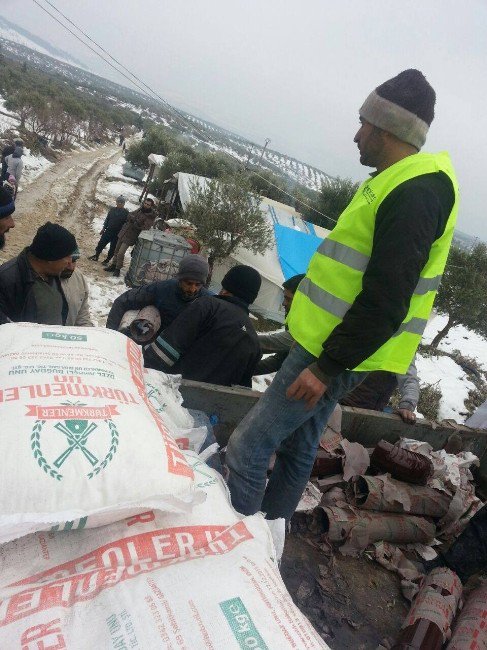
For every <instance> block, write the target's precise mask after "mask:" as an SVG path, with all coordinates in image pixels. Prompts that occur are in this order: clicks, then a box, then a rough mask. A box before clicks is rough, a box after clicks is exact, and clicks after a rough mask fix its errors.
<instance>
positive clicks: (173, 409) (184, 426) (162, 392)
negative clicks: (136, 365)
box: [144, 368, 208, 452]
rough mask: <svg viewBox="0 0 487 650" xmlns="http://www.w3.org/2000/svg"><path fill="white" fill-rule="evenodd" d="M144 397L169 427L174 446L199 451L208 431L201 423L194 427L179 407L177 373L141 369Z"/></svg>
mask: <svg viewBox="0 0 487 650" xmlns="http://www.w3.org/2000/svg"><path fill="white" fill-rule="evenodd" d="M144 382H145V390H146V393H147V397H148V398H149V401H150V402H151V404H152V406H153V407H154V408H155V409H156V411H157V413H158V414H159V417H160V418H161V420H163V422H164V424H165V425H166V426H167V428H168V429H169V431H171V433H172V435H173V436H174V437H175V439H176V442H177V443H178V447H179V448H180V449H184V450H190V451H196V452H199V451H200V449H201V447H202V445H203V443H204V441H205V439H206V436H207V434H208V429H207V428H206V427H204V426H200V427H195V426H194V419H193V417H192V416H191V414H190V413H189V412H188V409H186V408H184V407H183V398H182V396H181V393H180V392H179V387H180V385H181V376H180V375H166V374H165V373H163V372H159V371H158V370H152V369H151V368H145V369H144Z"/></svg>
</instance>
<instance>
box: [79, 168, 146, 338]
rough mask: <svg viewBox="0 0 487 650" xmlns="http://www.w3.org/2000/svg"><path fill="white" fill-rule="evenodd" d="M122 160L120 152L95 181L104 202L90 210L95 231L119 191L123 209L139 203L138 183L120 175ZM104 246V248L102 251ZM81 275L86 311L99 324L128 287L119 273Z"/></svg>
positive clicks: (97, 196)
mask: <svg viewBox="0 0 487 650" xmlns="http://www.w3.org/2000/svg"><path fill="white" fill-rule="evenodd" d="M125 162H126V161H125V158H124V157H123V156H121V157H120V158H119V159H118V160H117V162H115V163H112V164H111V165H109V166H108V168H107V170H106V172H105V174H104V176H103V177H102V178H100V180H99V181H98V184H97V188H96V199H97V201H100V202H101V203H103V204H104V208H103V210H102V211H101V212H98V214H96V212H95V210H94V211H93V213H94V215H95V216H94V217H93V220H92V222H91V226H92V228H93V230H94V232H95V233H96V234H97V235H99V233H100V231H101V228H102V226H103V221H104V219H105V216H106V212H107V210H108V208H110V207H112V206H114V205H115V199H116V198H117V196H119V195H120V194H122V195H123V196H125V198H126V200H127V201H126V203H125V207H126V208H127V210H129V211H131V210H136V209H137V208H139V207H140V205H139V203H138V198H139V196H140V193H141V191H142V190H141V187H140V185H137V184H136V183H135V182H134V181H133V180H132V179H131V178H127V177H126V176H123V174H122V167H123V165H124V163H125ZM107 179H116V180H107ZM149 196H150V195H149ZM93 207H94V206H93ZM107 250H108V249H105V253H106V252H107ZM127 268H128V260H127V259H126V261H125V271H126V270H127ZM85 275H86V278H87V280H88V283H89V286H90V312H91V315H92V318H93V320H94V321H95V324H97V325H99V326H100V327H103V326H104V325H105V323H106V319H107V316H108V312H109V311H110V308H111V306H112V304H113V301H114V300H115V299H116V298H117V297H118V296H119V295H120V294H122V293H123V292H124V291H127V288H128V287H127V286H126V285H125V282H124V279H123V277H119V278H114V277H113V276H112V275H109V274H107V275H106V277H102V278H101V279H100V278H95V277H93V276H90V274H89V273H86V274H85Z"/></svg>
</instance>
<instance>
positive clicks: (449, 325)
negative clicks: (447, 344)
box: [431, 316, 456, 349]
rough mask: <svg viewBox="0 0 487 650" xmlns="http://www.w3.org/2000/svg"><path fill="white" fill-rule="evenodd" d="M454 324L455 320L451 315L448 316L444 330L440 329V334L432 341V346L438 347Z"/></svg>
mask: <svg viewBox="0 0 487 650" xmlns="http://www.w3.org/2000/svg"><path fill="white" fill-rule="evenodd" d="M454 325H456V323H455V321H454V320H453V318H452V317H451V316H448V320H447V322H446V325H445V327H444V328H443V329H442V330H440V331H439V332H438V334H437V335H436V336H435V338H434V339H433V340H432V341H431V347H432V348H435V349H436V348H437V347H438V344H439V343H440V341H441V340H442V339H444V338H445V336H446V335H447V334H448V332H449V331H450V330H451V328H452V327H453V326H454Z"/></svg>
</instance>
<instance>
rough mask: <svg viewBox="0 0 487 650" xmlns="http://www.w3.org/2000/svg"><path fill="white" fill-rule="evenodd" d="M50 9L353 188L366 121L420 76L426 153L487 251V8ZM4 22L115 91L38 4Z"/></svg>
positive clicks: (231, 125) (392, 1) (193, 105)
mask: <svg viewBox="0 0 487 650" xmlns="http://www.w3.org/2000/svg"><path fill="white" fill-rule="evenodd" d="M41 1H42V0H41ZM51 1H52V2H53V3H54V4H55V5H56V6H57V7H58V8H59V9H61V10H62V11H63V12H64V13H66V15H68V16H69V17H70V18H71V19H72V20H73V21H74V22H76V23H77V24H79V25H80V26H81V27H82V28H83V29H84V30H85V31H86V32H88V33H89V34H90V35H91V36H92V37H93V38H94V39H95V40H97V41H98V42H99V43H101V44H102V45H103V46H104V47H105V49H107V50H108V51H109V52H110V53H112V54H113V56H115V57H116V58H119V59H120V60H121V61H122V62H123V63H124V64H125V65H127V67H129V68H130V69H132V70H133V71H134V72H135V73H136V74H138V75H139V76H141V77H142V78H143V79H144V80H145V81H146V82H147V83H149V84H150V85H152V86H153V87H154V88H155V89H156V90H157V91H158V92H160V93H161V94H162V95H163V96H164V97H166V98H167V99H168V100H169V101H171V102H172V103H174V104H176V105H177V106H179V107H181V108H184V109H185V110H187V111H189V112H191V113H194V114H196V115H199V116H201V117H204V118H206V119H209V120H211V121H213V122H216V123H217V124H219V125H221V126H223V127H226V128H228V129H231V130H235V131H237V132H238V133H240V134H242V135H244V136H247V137H249V138H250V139H252V140H254V141H256V142H259V143H262V142H263V141H264V139H265V138H266V137H268V138H270V139H271V145H270V146H271V148H273V149H276V150H278V151H281V152H283V153H286V154H289V155H291V156H295V157H296V158H298V159H300V160H303V161H305V162H308V163H311V164H313V165H316V166H317V167H319V168H320V169H322V170H323V171H325V172H327V173H329V174H332V175H335V176H342V177H347V176H348V177H351V178H353V179H354V180H362V179H363V178H364V177H365V175H366V174H367V172H368V170H367V169H366V168H363V167H361V166H360V164H359V161H358V150H357V148H356V145H355V144H354V143H353V136H354V134H355V132H356V130H357V128H358V108H359V107H360V105H361V104H362V102H363V100H364V99H365V97H366V96H367V95H368V93H369V92H370V91H371V90H372V89H373V88H375V87H376V86H377V85H379V84H380V83H382V82H383V81H385V80H386V79H388V78H390V77H392V76H395V75H396V74H397V73H398V72H400V71H401V70H404V69H406V68H411V67H415V68H419V69H420V70H422V71H423V72H424V74H425V75H426V77H427V78H428V80H429V82H430V83H431V85H432V86H433V88H434V89H435V90H436V93H437V104H436V118H435V120H434V122H433V124H432V126H431V129H430V132H429V136H428V139H427V142H426V145H425V147H424V150H425V151H441V150H445V149H446V150H447V151H449V152H450V154H451V156H452V158H453V162H454V165H455V167H456V169H457V173H458V177H459V181H460V186H461V190H462V196H461V199H462V200H461V207H460V214H459V221H458V226H459V228H460V229H461V230H465V231H466V232H469V233H470V234H473V235H478V236H479V237H481V238H482V239H485V240H486V241H487V164H486V153H485V152H486V149H487V81H486V80H487V72H486V62H487V38H486V36H485V29H486V26H487V2H486V1H485V0H464V1H463V2H458V1H457V0H456V1H453V0H401V1H399V0H374V1H373V2H364V1H363V0H345V1H343V0H342V1H340V0H300V1H298V0H206V1H205V2H203V0H177V1H175V0H171V1H170V2H169V1H166V0H82V2H80V1H79V0H51ZM51 11H52V10H51ZM0 13H1V14H3V15H4V16H5V17H6V18H7V19H9V20H11V21H12V22H15V23H17V24H19V25H21V26H22V27H24V28H25V29H28V30H30V31H32V32H33V33H35V34H37V35H39V36H42V37H43V38H45V39H46V40H48V41H50V42H51V43H52V44H53V45H55V46H57V47H61V48H63V49H65V50H67V51H69V52H71V53H72V54H73V55H74V56H76V57H77V58H79V59H80V60H82V61H86V62H87V63H88V64H89V65H90V69H91V70H93V71H94V72H96V73H98V74H102V75H104V76H109V77H110V78H113V75H114V73H113V72H111V71H110V70H109V68H108V67H107V66H106V65H105V64H104V63H102V62H101V61H98V60H95V58H94V55H92V54H91V53H90V52H89V51H88V50H86V49H85V48H84V46H83V45H81V44H80V43H79V42H78V41H76V40H75V39H74V38H73V36H71V35H70V34H69V33H68V32H65V31H64V30H63V29H62V28H61V27H60V26H59V25H58V24H57V23H55V22H54V21H53V20H52V19H51V18H49V16H47V15H46V14H44V13H43V12H42V11H41V10H40V9H39V8H38V7H37V6H36V5H35V4H34V3H33V2H32V0H21V1H20V2H19V1H18V2H15V3H13V4H12V2H7V0H0ZM124 83H125V82H124Z"/></svg>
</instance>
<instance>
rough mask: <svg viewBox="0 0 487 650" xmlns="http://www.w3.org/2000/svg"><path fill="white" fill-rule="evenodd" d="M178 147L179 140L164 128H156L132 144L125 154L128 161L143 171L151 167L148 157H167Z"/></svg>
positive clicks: (152, 128) (150, 129)
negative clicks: (152, 154) (153, 154)
mask: <svg viewBox="0 0 487 650" xmlns="http://www.w3.org/2000/svg"><path fill="white" fill-rule="evenodd" d="M177 146H178V142H177V139H176V138H175V137H174V136H173V135H172V134H171V133H170V132H169V130H168V129H166V128H164V127H163V126H154V127H151V128H149V129H148V130H147V131H146V134H145V137H144V138H142V140H139V141H138V142H135V143H134V144H132V145H131V146H130V147H129V148H128V149H127V153H126V154H125V157H126V159H127V160H128V161H129V162H130V163H132V165H135V166H136V167H141V168H142V169H147V168H148V167H149V161H148V160H147V157H148V156H149V155H150V154H151V153H155V154H160V155H162V156H167V155H168V154H169V152H170V151H172V150H173V149H175V148H176V147H177Z"/></svg>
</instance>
